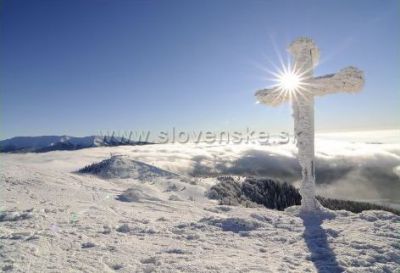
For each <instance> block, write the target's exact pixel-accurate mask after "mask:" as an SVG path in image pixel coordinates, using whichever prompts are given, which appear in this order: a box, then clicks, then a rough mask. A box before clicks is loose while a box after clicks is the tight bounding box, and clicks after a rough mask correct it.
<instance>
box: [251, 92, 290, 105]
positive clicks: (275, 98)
mask: <svg viewBox="0 0 400 273" xmlns="http://www.w3.org/2000/svg"><path fill="white" fill-rule="evenodd" d="M255 96H256V98H257V101H258V102H260V103H263V104H267V105H270V106H277V105H279V104H281V103H283V102H285V101H288V98H287V95H286V94H285V93H284V92H282V91H281V90H279V88H277V87H274V88H267V89H262V90H258V91H257V92H256V93H255Z"/></svg>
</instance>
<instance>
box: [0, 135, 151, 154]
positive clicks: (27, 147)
mask: <svg viewBox="0 0 400 273" xmlns="http://www.w3.org/2000/svg"><path fill="white" fill-rule="evenodd" d="M145 144H151V143H150V142H141V141H132V140H129V139H126V138H124V137H114V136H111V137H108V136H107V137H106V136H86V137H72V136H37V137H13V138H9V139H5V140H1V141H0V152H3V153H6V152H36V153H43V152H49V151H56V150H78V149H84V148H90V147H101V146H119V145H145Z"/></svg>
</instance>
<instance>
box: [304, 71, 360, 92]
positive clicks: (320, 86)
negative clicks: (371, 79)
mask: <svg viewBox="0 0 400 273" xmlns="http://www.w3.org/2000/svg"><path fill="white" fill-rule="evenodd" d="M363 85H364V73H363V72H362V71H361V70H359V69H357V68H355V67H352V66H349V67H346V68H344V69H342V70H340V71H339V72H338V73H336V74H329V75H325V76H321V77H316V78H313V79H311V80H310V82H309V87H310V89H312V93H313V95H316V96H322V95H326V94H330V93H336V92H348V93H354V92H358V91H360V90H361V88H362V87H363Z"/></svg>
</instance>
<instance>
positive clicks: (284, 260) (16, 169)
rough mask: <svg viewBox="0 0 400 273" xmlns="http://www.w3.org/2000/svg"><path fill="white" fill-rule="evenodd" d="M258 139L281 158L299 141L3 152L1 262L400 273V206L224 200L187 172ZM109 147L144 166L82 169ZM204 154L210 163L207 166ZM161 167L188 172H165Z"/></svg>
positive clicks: (22, 268)
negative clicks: (323, 207) (322, 209)
mask: <svg viewBox="0 0 400 273" xmlns="http://www.w3.org/2000/svg"><path fill="white" fill-rule="evenodd" d="M360 145H361V144H360ZM338 147H339V145H337V146H336V149H337V148H338ZM354 147H356V146H353V148H354ZM359 147H364V148H365V146H362V145H361V146H359ZM342 148H343V147H342ZM386 148H387V149H389V148H388V147H386ZM386 148H385V149H386ZM249 149H253V150H254V149H256V150H257V151H258V152H259V153H263V152H268V153H270V154H273V155H275V156H276V157H278V158H279V157H280V156H281V157H282V156H286V157H288V158H289V157H291V156H292V153H293V150H292V149H293V147H292V146H290V145H289V146H288V147H286V146H285V147H281V146H277V147H255V146H250V147H249V146H240V145H238V146H229V145H219V146H215V145H214V146H212V145H203V146H202V145H200V146H194V145H188V146H185V145H172V144H171V145H149V146H136V147H129V146H121V147H100V148H93V149H84V150H77V151H55V152H50V153H45V154H2V155H1V168H2V172H1V173H0V181H1V182H0V183H1V193H0V202H1V203H0V206H1V209H2V212H1V213H0V245H1V255H0V269H2V270H3V271H5V272H24V273H25V272H342V271H345V272H395V270H396V269H398V268H399V267H400V236H399V232H398V231H399V230H400V217H398V216H395V215H393V214H391V213H388V212H383V211H368V212H363V213H361V214H353V213H349V212H345V211H338V212H334V213H331V214H330V216H326V217H323V218H300V217H298V216H296V209H295V208H292V209H290V210H289V211H287V212H280V211H273V210H268V209H265V208H243V207H228V206H219V205H217V203H216V202H215V201H212V200H209V199H207V198H205V197H204V192H205V191H206V190H207V189H208V188H209V187H210V186H211V185H213V184H214V183H215V182H216V181H215V179H214V178H190V179H189V178H186V177H187V174H188V173H190V172H192V171H193V169H194V168H197V170H200V169H202V168H203V170H204V171H205V172H207V171H209V169H208V168H206V167H210V168H211V167H214V168H215V161H218V160H219V159H220V158H221V157H230V158H233V157H237V158H241V156H240V155H241V152H243V153H245V152H246V151H248V150H249ZM380 149H381V148H380ZM385 149H384V150H380V153H387V151H386V150H385ZM325 152H326V151H325ZM358 152H360V153H361V151H358ZM375 152H376V151H375ZM375 152H374V153H373V154H375ZM338 153H340V152H338ZM110 154H112V155H115V154H123V155H125V156H124V157H123V158H124V160H123V162H122V163H121V162H120V163H121V164H122V165H121V164H116V165H111V166H108V167H107V168H108V170H109V169H111V170H118V169H119V168H121V166H122V170H126V169H128V170H130V168H131V167H133V169H134V170H135V171H134V172H129V175H123V176H122V178H121V177H118V176H112V177H110V176H106V177H104V176H98V175H97V174H94V175H90V174H79V173H77V172H76V171H77V170H79V169H81V168H83V167H84V166H87V165H89V164H92V163H96V162H101V161H102V160H105V159H108V158H110ZM363 154H365V151H364V152H363ZM329 156H333V154H332V153H331V154H329ZM194 158H195V159H194ZM200 158H202V160H203V161H204V162H202V164H203V167H201V166H198V165H197V164H199V162H201V160H200ZM212 158H213V160H214V165H212ZM364 158H365V157H364ZM137 160H140V161H142V162H144V163H143V164H146V165H142V164H136V162H137ZM282 162H286V161H282ZM126 164H127V165H128V166H125V165H126ZM147 164H150V165H154V166H156V167H157V168H156V167H154V168H151V167H147V166H148V165H147ZM208 164H210V165H208ZM143 166H146V167H143ZM126 167H127V168H126ZM142 167H143V168H142ZM288 167H290V165H289V166H288ZM136 171H138V172H143V173H144V174H146V175H145V179H138V178H140V177H139V176H137V174H138V172H136ZM163 171H165V172H167V173H169V172H173V173H175V174H179V175H178V176H177V177H175V176H171V177H169V176H163V175H161V176H160V175H158V174H159V173H160V172H161V173H163ZM131 174H133V175H132V176H131ZM149 174H154V175H153V176H150V177H151V179H147V177H149ZM121 197H126V198H125V199H124V198H121Z"/></svg>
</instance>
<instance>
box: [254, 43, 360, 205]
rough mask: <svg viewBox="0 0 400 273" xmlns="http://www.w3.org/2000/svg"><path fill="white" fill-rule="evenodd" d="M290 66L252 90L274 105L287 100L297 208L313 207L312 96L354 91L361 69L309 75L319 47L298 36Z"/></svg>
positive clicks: (315, 203)
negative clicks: (298, 179) (298, 173)
mask: <svg viewBox="0 0 400 273" xmlns="http://www.w3.org/2000/svg"><path fill="white" fill-rule="evenodd" d="M289 52H290V53H291V54H292V57H293V66H292V68H291V69H289V71H286V73H283V74H282V75H277V76H278V84H277V85H276V86H274V87H272V88H270V89H263V90H260V91H257V92H256V97H257V100H258V101H259V102H261V103H264V104H267V105H272V106H276V105H279V104H281V103H284V102H291V104H292V108H293V118H294V133H295V137H296V140H297V143H296V145H297V148H298V160H299V163H300V166H301V170H302V184H301V188H300V194H301V197H302V200H301V210H302V211H315V210H317V209H318V208H319V207H320V205H319V203H318V201H317V200H316V199H315V164H314V97H315V96H322V95H326V94H331V93H336V92H357V91H359V90H361V88H362V87H363V85H364V75H363V72H362V71H360V70H358V69H357V68H355V67H347V68H344V69H342V70H340V71H339V72H338V73H336V74H329V75H325V76H322V77H313V68H314V67H315V66H316V65H317V64H318V60H319V50H318V48H317V46H316V45H315V43H314V42H313V40H311V39H309V38H298V39H296V40H295V41H293V42H292V43H291V44H290V46H289Z"/></svg>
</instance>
